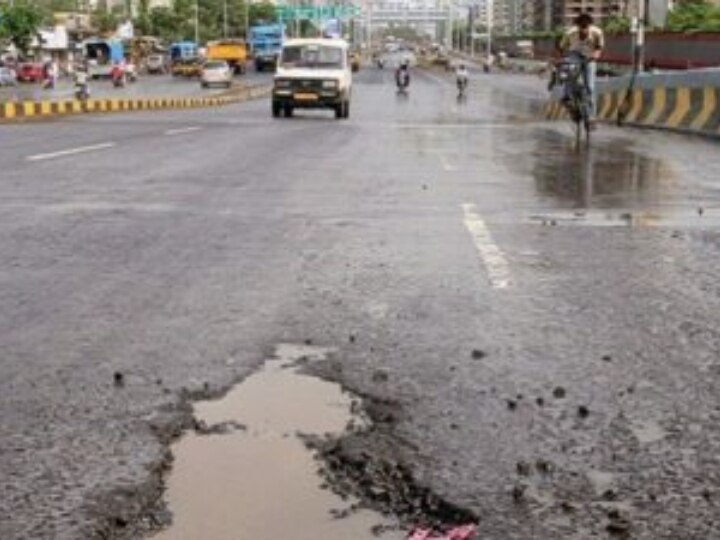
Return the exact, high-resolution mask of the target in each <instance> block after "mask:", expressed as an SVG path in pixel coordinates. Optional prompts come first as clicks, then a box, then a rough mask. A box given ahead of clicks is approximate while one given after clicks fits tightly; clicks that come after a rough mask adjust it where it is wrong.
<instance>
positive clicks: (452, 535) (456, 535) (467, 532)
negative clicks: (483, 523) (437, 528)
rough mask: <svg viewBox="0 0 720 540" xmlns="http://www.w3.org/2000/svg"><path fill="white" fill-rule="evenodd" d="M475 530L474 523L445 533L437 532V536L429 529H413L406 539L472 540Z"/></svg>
mask: <svg viewBox="0 0 720 540" xmlns="http://www.w3.org/2000/svg"><path fill="white" fill-rule="evenodd" d="M476 532H477V528H476V527H475V524H474V523H469V524H468V525H461V526H460V527H455V528H453V529H450V530H449V531H448V532H446V533H438V534H439V536H438V534H436V533H435V532H434V531H432V530H430V529H415V530H413V532H411V533H410V536H408V540H472V539H473V538H475V533H476Z"/></svg>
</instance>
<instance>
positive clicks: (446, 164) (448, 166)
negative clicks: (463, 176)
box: [440, 154, 457, 172]
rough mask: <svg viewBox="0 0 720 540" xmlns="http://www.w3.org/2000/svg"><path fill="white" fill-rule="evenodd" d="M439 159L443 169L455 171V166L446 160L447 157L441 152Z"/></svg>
mask: <svg viewBox="0 0 720 540" xmlns="http://www.w3.org/2000/svg"><path fill="white" fill-rule="evenodd" d="M440 161H441V162H442V166H443V169H445V170H446V171H447V172H452V171H457V167H455V166H454V165H451V164H450V162H449V161H448V158H447V157H446V156H444V155H443V154H440Z"/></svg>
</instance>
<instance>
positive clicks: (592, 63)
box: [378, 13, 605, 119]
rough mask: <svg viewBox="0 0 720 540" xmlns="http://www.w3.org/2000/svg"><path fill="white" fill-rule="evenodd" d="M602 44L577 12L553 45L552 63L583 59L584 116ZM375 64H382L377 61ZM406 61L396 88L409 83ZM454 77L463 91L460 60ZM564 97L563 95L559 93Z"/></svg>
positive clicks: (592, 100) (587, 17)
mask: <svg viewBox="0 0 720 540" xmlns="http://www.w3.org/2000/svg"><path fill="white" fill-rule="evenodd" d="M604 48H605V36H604V35H603V31H602V30H601V29H600V28H599V27H598V26H596V25H595V24H594V19H593V16H592V15H591V14H590V13H581V14H580V15H578V16H577V17H576V18H575V21H574V24H573V26H572V27H571V28H570V29H568V30H567V31H566V32H565V34H564V35H563V37H562V38H561V39H560V41H559V43H558V47H557V55H556V58H555V59H554V60H553V62H552V63H553V65H554V66H555V65H557V64H558V63H559V62H562V61H564V60H565V59H566V58H567V57H568V56H573V55H574V56H577V57H580V58H582V59H583V61H582V63H581V65H582V69H583V70H584V72H583V73H582V77H583V80H584V82H585V85H586V87H587V90H588V95H589V109H590V110H589V112H588V116H589V117H590V118H591V119H594V116H595V110H596V91H595V81H596V76H597V61H598V60H599V59H600V56H601V55H602V52H603V49H604ZM378 66H379V67H382V65H381V64H380V63H378ZM409 69H410V67H409V63H408V62H407V61H403V62H401V64H400V66H399V67H398V68H397V70H396V72H395V82H396V84H397V86H398V88H406V87H407V85H408V84H409V83H410V71H409ZM455 80H456V84H457V86H458V91H459V92H461V93H462V92H464V89H465V87H466V86H467V83H468V70H467V67H466V66H465V64H464V63H462V62H461V63H460V64H459V65H458V66H457V68H456V69H455ZM556 83H557V80H556V78H555V76H554V71H553V75H552V76H551V81H550V85H549V89H550V90H552V88H553V87H554V86H555V85H556ZM563 98H567V96H563Z"/></svg>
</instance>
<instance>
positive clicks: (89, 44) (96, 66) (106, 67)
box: [82, 38, 125, 79]
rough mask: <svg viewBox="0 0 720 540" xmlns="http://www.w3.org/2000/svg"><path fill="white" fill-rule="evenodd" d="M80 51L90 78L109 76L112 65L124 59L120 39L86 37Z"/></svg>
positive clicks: (123, 50)
mask: <svg viewBox="0 0 720 540" xmlns="http://www.w3.org/2000/svg"><path fill="white" fill-rule="evenodd" d="M82 51H83V56H84V58H85V61H86V62H87V66H88V76H89V77H90V78H92V79H99V78H101V77H105V78H107V77H110V72H111V71H112V68H113V66H114V65H115V64H119V63H122V62H124V61H125V49H124V47H123V44H122V41H120V40H116V39H102V38H92V39H87V40H85V41H84V42H83V43H82Z"/></svg>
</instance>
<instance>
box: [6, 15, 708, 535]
mask: <svg viewBox="0 0 720 540" xmlns="http://www.w3.org/2000/svg"><path fill="white" fill-rule="evenodd" d="M574 31H577V32H578V33H579V34H580V35H582V32H583V31H587V32H589V33H588V35H590V36H595V38H597V35H596V34H594V33H593V32H594V30H592V29H590V30H588V29H587V28H585V29H583V28H582V25H581V24H579V26H578V28H577V29H574V30H573V32H574ZM572 36H575V34H572ZM276 38H277V26H276V25H272V24H264V23H263V24H259V25H257V27H256V29H255V31H254V32H253V34H252V40H253V43H254V44H255V45H254V47H255V46H256V47H257V49H256V50H257V51H258V53H257V56H255V57H252V56H250V55H247V50H246V49H245V45H242V46H240V45H239V44H238V42H231V41H228V40H218V42H217V43H215V44H214V45H212V46H211V47H208V51H207V53H209V54H208V55H207V58H206V59H205V60H202V61H199V60H198V50H197V47H196V46H195V44H194V43H190V42H182V43H178V44H177V45H176V50H177V51H179V52H177V57H178V60H177V61H176V62H174V63H172V65H171V64H170V63H166V62H165V61H164V59H163V57H158V58H152V57H150V58H152V60H151V59H150V58H149V59H148V63H147V67H143V68H142V69H138V77H137V81H135V82H130V81H129V80H127V81H124V82H123V85H122V86H121V87H116V86H114V84H113V80H114V76H113V75H110V76H109V78H108V79H107V80H105V79H97V80H93V79H92V77H90V79H89V83H88V84H89V85H90V88H91V92H92V95H93V96H100V95H102V96H113V95H143V96H144V95H195V94H202V93H205V92H206V90H205V89H204V87H206V86H208V87H212V89H210V90H208V91H209V92H215V91H218V92H224V91H225V90H226V87H228V86H232V85H234V84H253V85H262V86H263V87H264V88H266V90H267V91H266V92H265V93H264V94H262V95H260V94H258V96H255V98H254V99H248V101H245V102H242V103H233V104H230V105H226V106H223V107H208V108H194V109H187V110H164V111H149V110H142V111H133V112H117V113H113V114H107V115H82V116H67V117H58V118H54V119H53V120H50V121H48V120H46V121H27V122H21V123H20V122H16V123H12V122H6V123H0V139H1V140H2V141H3V144H2V145H0V171H2V174H1V175H0V300H1V301H0V345H1V346H2V351H3V361H2V362H0V411H2V422H0V441H2V442H1V443H0V456H1V459H0V492H2V493H3V494H4V495H3V497H2V498H0V538H2V539H12V540H15V539H17V540H19V539H21V538H33V539H36V538H37V539H45V538H47V539H50V538H53V539H85V538H118V539H126V538H127V539H139V538H157V539H162V540H183V539H193V540H195V539H200V538H203V539H208V540H237V539H238V538H242V539H247V540H271V539H290V538H292V539H295V540H317V539H320V538H322V539H327V540H370V539H372V538H381V539H386V540H403V539H410V540H472V539H475V540H480V539H487V540H491V539H492V540H498V539H503V540H505V539H508V540H535V539H538V540H540V539H568V540H570V539H575V540H580V539H582V540H585V539H590V538H607V539H615V538H625V539H631V538H632V539H640V540H665V539H666V540H680V539H683V540H685V539H688V540H690V539H703V540H711V539H713V538H720V521H719V520H718V516H719V515H720V509H719V508H720V507H719V506H718V504H719V502H718V501H720V422H718V419H719V418H720V363H719V362H720V360H719V359H720V349H719V348H720V340H719V338H718V336H719V335H720V327H719V324H718V317H717V313H719V312H720V293H719V291H718V287H717V279H716V271H715V269H716V268H718V266H719V265H720V190H719V189H718V185H717V178H718V177H719V175H720V154H719V153H718V151H717V141H716V140H713V139H709V138H700V137H692V136H688V135H686V134H682V133H677V132H663V131H656V130H648V129H639V128H637V127H622V128H621V127H618V126H617V125H613V124H609V123H602V122H597V121H596V116H595V107H596V106H597V104H598V102H599V96H598V94H597V93H593V92H594V88H593V89H591V88H590V87H589V85H588V83H587V82H586V81H587V74H586V72H585V71H584V70H590V69H592V68H589V67H588V66H587V64H590V63H592V56H593V54H594V51H595V49H593V50H591V51H590V52H589V54H587V55H585V56H584V57H583V60H582V62H578V63H577V66H576V67H566V66H565V64H563V61H564V60H563V58H564V57H563V58H558V59H557V61H556V62H555V63H554V64H553V69H554V70H555V71H553V72H552V77H557V81H553V83H554V84H557V85H560V87H559V90H558V89H556V90H555V92H556V94H555V98H557V99H559V100H560V101H561V104H562V106H563V107H565V108H566V110H568V111H570V114H569V116H568V117H567V118H564V119H563V120H562V121H550V120H546V119H545V118H544V117H542V116H541V115H539V114H538V110H539V107H538V104H540V103H545V102H546V101H547V100H548V99H549V96H550V97H552V96H551V95H549V94H548V89H547V87H548V80H547V79H542V78H539V77H538V76H537V74H525V73H511V72H508V71H504V70H503V69H502V67H501V66H498V65H497V64H495V62H494V59H493V60H492V61H489V60H488V59H485V61H484V62H483V61H482V60H478V61H475V60H474V59H473V58H472V57H467V56H463V55H454V54H450V53H448V52H447V51H439V50H433V49H432V47H424V46H422V47H421V46H420V45H413V44H411V43H410V44H408V43H407V42H406V41H403V40H396V39H385V40H384V42H381V43H380V44H378V45H376V46H375V47H374V48H365V49H363V48H361V47H353V46H351V45H350V44H349V43H348V42H347V41H346V40H344V39H340V38H339V37H330V38H328V37H321V38H318V37H313V38H287V39H285V38H284V37H283V39H282V40H280V42H278V40H277V39H276ZM595 38H582V37H581V38H578V39H579V40H580V41H581V42H583V43H582V44H583V45H585V42H584V41H583V40H584V39H591V40H592V39H595ZM574 39H575V37H572V39H571V38H568V39H567V40H566V41H567V43H566V45H567V49H568V51H570V52H573V51H574V47H575V43H576V42H575V41H573V40H574ZM596 44H597V47H600V46H601V43H600V40H599V38H597V39H596ZM593 47H595V45H593ZM436 49H437V48H436ZM170 54H174V53H170ZM566 56H567V55H566ZM596 56H597V55H596ZM588 59H589V60H588ZM248 67H249V68H250V70H247V68H248ZM254 67H257V70H256V69H253V68H254ZM89 73H90V72H88V74H89ZM6 75H7V74H5V75H3V72H2V71H0V77H3V76H6ZM125 75H126V73H125ZM0 80H2V79H0ZM566 80H570V81H571V82H572V85H573V86H562V85H563V84H564V82H565V81H566ZM42 84H43V83H42V82H37V83H27V84H24V83H20V82H18V83H17V84H11V85H10V86H8V87H7V88H2V89H0V99H6V100H10V99H12V100H23V99H47V98H48V97H50V98H56V97H57V98H61V97H64V96H68V95H72V93H73V91H74V87H73V84H74V83H73V81H72V80H62V79H61V80H60V81H59V82H57V84H56V85H54V87H53V88H52V89H43V88H42ZM215 88H217V90H216V89H215ZM568 88H569V89H570V90H572V91H573V92H575V93H566V91H567V89H568ZM591 90H592V91H591ZM577 100H579V101H577ZM573 107H575V108H574V109H573ZM572 111H575V113H576V115H575V116H573V115H572V114H571V113H572ZM578 118H579V119H578ZM580 129H582V131H581V132H580V131H579V130H580ZM579 133H581V134H582V137H580V136H579V135H578V134H579ZM590 133H592V135H590Z"/></svg>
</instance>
